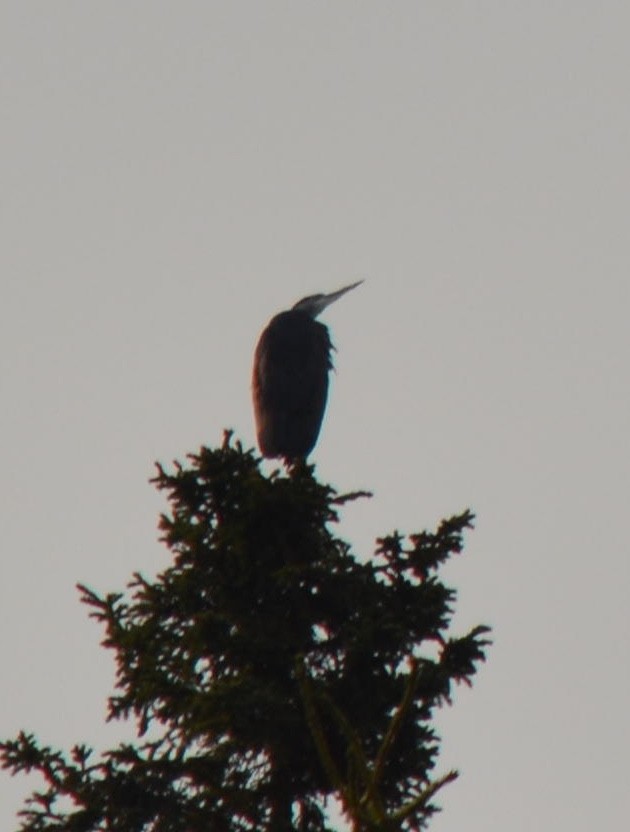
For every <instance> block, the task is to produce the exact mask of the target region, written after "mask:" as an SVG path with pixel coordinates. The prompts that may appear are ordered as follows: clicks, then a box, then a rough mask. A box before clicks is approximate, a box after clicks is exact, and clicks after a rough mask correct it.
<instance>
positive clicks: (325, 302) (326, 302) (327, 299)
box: [320, 280, 363, 311]
mask: <svg viewBox="0 0 630 832" xmlns="http://www.w3.org/2000/svg"><path fill="white" fill-rule="evenodd" d="M362 283H363V281H362V280H357V282H356V283H351V284H350V285H349V286H344V287H343V289H337V291H336V292H331V293H330V294H329V295H324V297H323V298H322V299H321V304H322V305H321V309H325V308H326V307H327V306H330V304H331V303H334V302H335V301H336V300H337V299H338V298H340V297H341V296H342V295H345V294H346V292H349V291H350V289H356V287H357V286H360V285H361V284H362ZM320 311H321V310H320Z"/></svg>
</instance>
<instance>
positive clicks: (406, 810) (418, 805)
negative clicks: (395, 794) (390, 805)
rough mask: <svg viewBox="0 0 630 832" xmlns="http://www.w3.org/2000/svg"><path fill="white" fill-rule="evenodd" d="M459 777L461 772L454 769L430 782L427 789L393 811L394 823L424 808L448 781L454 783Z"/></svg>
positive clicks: (392, 819) (391, 817) (391, 816)
mask: <svg viewBox="0 0 630 832" xmlns="http://www.w3.org/2000/svg"><path fill="white" fill-rule="evenodd" d="M458 777H459V773H458V772H457V771H454V770H452V771H449V772H448V773H447V774H445V775H444V777H440V779H439V780H434V781H433V783H429V785H428V786H427V787H426V789H423V790H422V792H420V794H419V795H417V796H416V797H414V798H413V799H412V800H410V801H409V802H408V803H406V804H405V805H404V806H401V807H400V809H397V810H396V811H395V812H392V813H391V815H390V816H389V819H390V821H392V822H394V823H401V822H402V821H404V820H406V819H407V818H408V817H410V816H411V815H413V814H414V813H415V812H417V811H418V810H419V809H424V808H425V807H426V806H427V804H428V802H429V800H431V798H432V797H433V795H434V794H436V793H437V792H438V791H439V790H440V789H441V788H442V787H443V786H446V784H447V783H452V782H453V781H454V780H457V778H458Z"/></svg>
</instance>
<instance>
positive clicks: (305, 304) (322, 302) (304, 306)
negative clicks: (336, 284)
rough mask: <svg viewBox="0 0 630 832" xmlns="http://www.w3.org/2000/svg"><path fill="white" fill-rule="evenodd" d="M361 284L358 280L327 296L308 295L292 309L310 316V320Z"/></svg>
mask: <svg viewBox="0 0 630 832" xmlns="http://www.w3.org/2000/svg"><path fill="white" fill-rule="evenodd" d="M361 283H363V281H362V280H358V281H357V282H356V283H351V284H350V285H349V286H344V287H343V289H337V291H336V292H331V293H330V294H329V295H309V296H308V297H306V298H302V300H299V301H298V302H297V303H296V304H295V305H294V306H293V307H292V309H297V310H298V311H299V312H306V314H307V315H310V316H311V318H316V317H317V316H318V315H319V314H321V313H322V312H323V311H324V309H326V307H327V306H330V304H331V303H334V302H335V301H336V300H337V298H340V297H341V296H342V295H345V293H346V292H349V291H350V289H355V288H356V287H357V286H359V285H360V284H361Z"/></svg>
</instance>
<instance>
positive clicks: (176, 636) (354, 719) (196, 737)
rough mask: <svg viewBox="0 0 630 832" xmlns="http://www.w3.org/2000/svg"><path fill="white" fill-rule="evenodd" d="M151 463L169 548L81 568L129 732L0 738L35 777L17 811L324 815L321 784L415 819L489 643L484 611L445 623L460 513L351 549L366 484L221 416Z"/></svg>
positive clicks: (354, 823) (37, 815)
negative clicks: (147, 570)
mask: <svg viewBox="0 0 630 832" xmlns="http://www.w3.org/2000/svg"><path fill="white" fill-rule="evenodd" d="M154 482H155V485H156V486H157V488H158V489H161V490H163V491H165V492H166V493H167V495H168V499H169V503H170V510H169V512H168V513H166V514H164V515H163V516H162V518H161V522H160V525H161V530H162V534H163V539H164V542H165V543H166V545H167V546H168V547H169V549H170V551H171V552H172V554H173V562H172V565H171V566H170V567H169V568H167V569H166V570H165V571H164V572H162V573H161V574H160V575H158V576H157V577H156V578H155V579H148V578H146V577H144V576H143V575H140V574H135V575H134V576H133V580H132V582H131V583H130V585H129V588H128V591H126V592H124V593H113V594H108V595H104V596H103V595H100V594H98V593H96V592H94V591H93V590H91V589H88V588H87V587H85V586H82V587H80V590H81V594H82V600H83V602H84V603H85V604H87V605H88V607H89V608H90V611H91V613H90V614H91V615H92V616H93V617H95V618H96V619H97V620H98V621H100V622H101V623H102V625H103V627H104V630H105V640H104V645H105V646H106V647H108V648H109V649H111V650H112V651H113V652H114V655H115V659H116V667H117V678H116V688H115V692H114V694H113V695H112V697H111V698H110V700H109V717H110V718H111V719H126V718H129V717H132V718H135V719H136V720H137V725H138V733H137V739H136V740H135V741H134V742H129V743H125V744H121V745H120V746H118V747H116V748H113V749H111V750H109V751H106V752H104V753H101V754H96V753H95V752H94V751H93V750H92V749H90V748H88V747H86V746H85V745H81V744H78V745H76V746H74V747H73V748H72V749H71V750H70V752H69V753H64V752H62V751H59V750H54V749H51V748H49V747H47V746H45V745H43V744H42V743H41V742H40V741H39V740H38V739H36V738H35V737H34V736H32V735H31V734H27V733H21V734H20V735H19V736H18V737H17V738H16V739H15V740H9V741H5V742H3V743H1V744H0V759H1V761H2V765H3V767H4V768H6V769H8V770H10V771H11V772H13V773H17V772H28V771H31V770H35V771H38V772H40V773H41V775H43V778H44V781H45V787H44V788H43V789H42V790H40V791H37V792H34V793H33V795H32V796H31V798H30V799H29V801H28V803H27V805H26V807H25V809H24V810H23V811H22V813H21V827H20V829H21V830H23V832H101V830H115V832H249V831H250V830H251V831H252V832H289V830H292V831H294V832H297V831H298V830H303V832H323V831H324V830H329V829H332V828H333V827H332V826H331V825H330V821H329V820H328V819H327V815H326V813H325V811H324V804H325V801H326V799H327V798H328V797H330V796H336V797H337V798H338V799H339V801H340V802H341V805H342V807H343V811H344V812H345V815H346V817H347V820H348V824H349V826H350V827H351V828H352V829H353V830H354V832H386V831H387V832H393V831H394V830H419V829H421V828H424V827H425V826H426V824H427V822H428V820H429V819H430V817H431V815H432V814H433V812H435V811H436V806H435V804H434V800H433V799H434V796H435V794H436V792H437V791H438V790H439V789H441V788H442V786H444V785H445V784H446V783H448V782H450V781H451V780H453V779H454V778H455V777H456V776H457V774H456V772H453V771H450V772H446V773H442V774H437V773H436V763H437V755H438V745H439V739H438V737H437V735H436V732H435V729H434V728H433V726H432V724H431V720H432V715H433V712H434V710H435V709H436V708H437V707H440V706H442V705H443V704H445V703H448V702H449V701H450V696H451V691H452V688H453V684H454V683H458V682H464V683H467V684H470V682H471V678H472V676H473V675H474V673H475V669H476V665H477V663H478V662H479V661H481V660H483V659H484V649H485V647H486V645H487V644H488V641H487V632H488V628H486V627H483V626H479V627H476V628H474V629H473V630H472V631H471V632H469V633H467V634H464V635H462V636H453V635H451V634H450V632H449V627H450V621H451V617H452V614H453V604H454V601H455V592H454V590H453V589H450V588H448V587H446V586H445V585H444V584H443V583H442V581H441V580H440V578H439V569H440V566H441V565H442V564H444V563H445V561H446V560H447V559H448V558H449V557H450V556H451V555H453V554H454V553H459V552H460V551H461V549H462V536H463V533H464V530H465V529H466V528H467V527H470V526H471V524H472V520H473V516H472V514H471V513H470V512H469V511H465V512H464V513H462V514H459V515H457V516H454V517H451V518H450V519H448V520H444V521H443V522H442V523H441V524H440V525H439V527H438V529H437V531H435V532H434V533H431V532H422V533H419V534H412V535H410V536H409V537H407V538H405V537H403V536H402V535H400V534H399V533H397V532H394V533H393V534H389V535H387V536H385V537H383V538H381V539H380V540H378V541H377V546H376V551H375V553H374V555H373V556H372V557H371V558H370V559H368V560H358V559H357V558H356V557H355V556H354V555H353V553H352V552H351V550H350V546H349V545H348V544H347V543H346V542H344V541H343V540H341V539H339V538H338V537H336V536H335V535H334V525H335V523H336V522H337V519H338V512H339V510H340V508H342V507H343V505H344V504H345V503H347V502H348V501H351V500H354V499H357V498H359V497H361V496H366V495H365V494H364V493H362V492H356V493H351V494H338V493H337V492H336V491H335V490H334V489H332V488H331V487H330V486H328V485H323V484H321V483H319V482H318V481H317V480H316V479H315V476H314V471H313V468H312V467H311V466H308V465H306V464H304V463H299V464H295V465H293V466H292V467H290V468H289V469H288V471H287V472H280V471H275V472H274V473H272V474H271V475H270V476H266V475H264V474H263V473H262V472H261V470H260V460H259V459H258V458H257V457H256V455H255V454H254V453H253V452H252V451H244V450H243V449H242V447H241V446H240V444H239V443H238V442H236V443H235V442H233V441H232V440H231V437H230V435H229V434H226V438H225V441H224V443H223V445H222V446H221V447H220V448H217V449H209V448H201V450H200V451H199V453H197V454H195V455H191V456H189V457H188V460H187V462H186V464H183V465H182V464H176V465H175V467H174V469H173V470H172V471H170V472H169V471H166V470H165V469H164V468H162V467H158V471H157V475H156V477H155V480H154Z"/></svg>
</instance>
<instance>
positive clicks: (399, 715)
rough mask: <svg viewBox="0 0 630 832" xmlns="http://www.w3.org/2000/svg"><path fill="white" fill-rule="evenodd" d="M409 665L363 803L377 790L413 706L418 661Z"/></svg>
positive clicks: (413, 661) (413, 660)
mask: <svg viewBox="0 0 630 832" xmlns="http://www.w3.org/2000/svg"><path fill="white" fill-rule="evenodd" d="M410 664H411V669H410V672H409V677H408V679H407V684H406V685H405V691H404V693H403V697H402V700H401V702H400V705H399V706H398V707H397V708H396V711H395V712H394V715H393V716H392V719H391V721H390V723H389V727H388V729H387V732H386V734H385V736H384V737H383V742H382V743H381V747H380V748H379V750H378V753H377V755H376V760H375V761H374V770H373V773H372V777H371V783H370V785H369V787H368V790H367V791H366V793H365V796H364V798H363V799H364V800H365V801H368V800H371V799H372V796H373V793H374V790H375V789H376V788H377V786H378V784H379V782H380V780H381V778H382V776H383V770H384V768H385V763H386V761H387V755H388V754H389V751H390V749H391V747H392V745H393V744H394V742H395V741H396V738H397V737H398V734H399V733H400V729H401V728H402V725H403V722H404V721H405V718H406V716H407V715H408V714H409V710H410V708H411V706H412V705H413V701H414V693H415V691H416V687H417V685H418V678H419V676H420V668H419V664H418V660H417V659H416V658H413V657H412V658H411V659H410Z"/></svg>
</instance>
